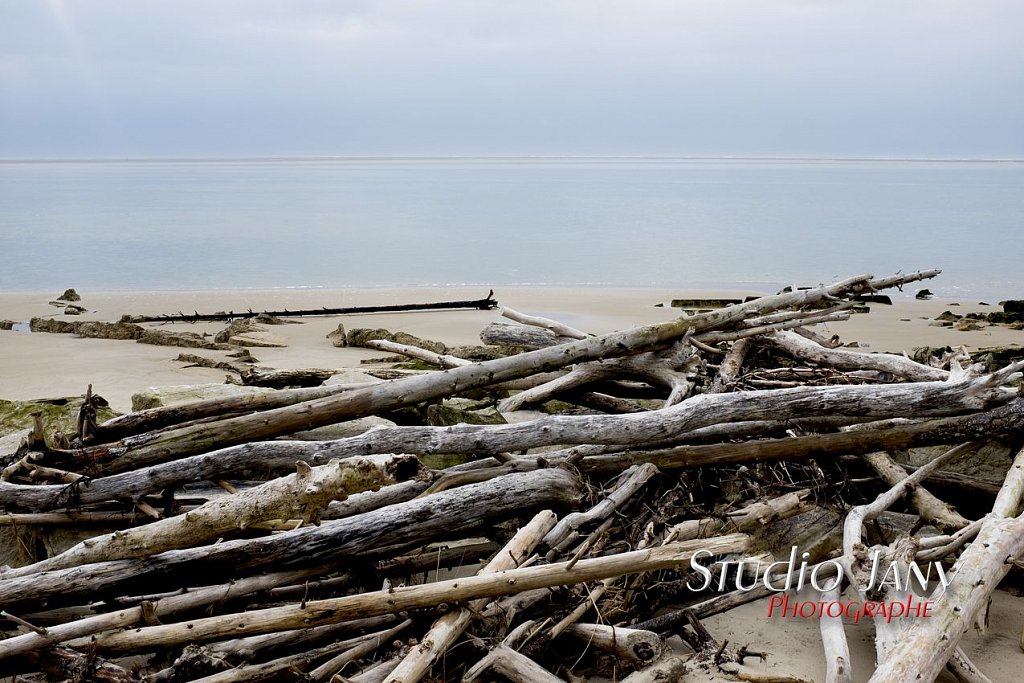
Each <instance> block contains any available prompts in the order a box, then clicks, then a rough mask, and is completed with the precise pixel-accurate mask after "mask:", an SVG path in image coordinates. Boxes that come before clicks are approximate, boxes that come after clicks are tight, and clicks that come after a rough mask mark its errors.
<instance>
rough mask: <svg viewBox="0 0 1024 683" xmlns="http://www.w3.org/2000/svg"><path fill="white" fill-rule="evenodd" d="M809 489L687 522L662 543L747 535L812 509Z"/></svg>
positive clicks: (672, 530)
mask: <svg viewBox="0 0 1024 683" xmlns="http://www.w3.org/2000/svg"><path fill="white" fill-rule="evenodd" d="M810 496H811V491H810V489H802V490H800V491H792V492H790V493H787V494H785V495H782V496H779V497H777V498H771V499H769V500H765V501H760V502H757V503H753V504H752V505H748V506H746V507H745V508H742V509H740V510H736V511H735V512H731V513H727V514H726V515H723V516H718V517H705V518H704V519H689V520H686V521H685V522H680V523H679V524H676V525H675V526H673V527H671V528H670V529H668V530H667V531H666V533H665V540H666V541H689V540H691V539H694V538H706V537H708V536H715V535H717V534H720V533H723V532H730V533H732V532H738V531H751V530H753V529H755V528H757V527H758V526H763V525H765V524H768V523H770V522H773V521H775V520H779V519H786V518H788V517H792V516H794V515H798V514H800V513H801V512H807V511H808V510H811V509H813V508H814V504H813V503H812V502H811V501H809V500H808V499H809V498H810Z"/></svg>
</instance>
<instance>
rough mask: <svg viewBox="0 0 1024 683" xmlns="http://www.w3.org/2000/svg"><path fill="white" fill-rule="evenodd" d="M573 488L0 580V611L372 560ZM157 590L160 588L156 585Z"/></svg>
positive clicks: (524, 509) (431, 501)
mask: <svg viewBox="0 0 1024 683" xmlns="http://www.w3.org/2000/svg"><path fill="white" fill-rule="evenodd" d="M581 495H582V494H581V488H580V482H579V481H578V480H577V479H576V478H575V477H574V476H573V475H571V474H570V473H569V472H567V471H565V470H561V469H550V470H538V471H535V472H526V473H523V474H510V475H507V476H504V477H500V478H497V479H493V480H491V481H486V482H482V483H480V484H470V485H468V486H463V487H461V488H458V489H453V490H451V491H442V492H440V493H436V494H434V495H431V496H427V497H425V498H419V499H416V500H412V501H409V502H407V503H401V504H399V505H394V506H391V507H389V508H387V509H384V510H373V511H371V512H367V513H364V514H361V515H356V516H352V517H347V518H345V519H341V520H337V521H333V520H332V521H326V522H323V523H322V524H321V525H320V526H315V527H302V528H300V529H296V530H294V531H291V532H288V533H284V534H276V535H273V536H266V537H260V538H253V539H242V540H233V541H224V542H221V543H215V544H213V545H208V546H200V547H197V548H188V549H181V550H170V551H167V552H164V553H160V554H159V555H154V556H151V557H148V558H146V559H144V560H142V559H135V560H113V561H110V562H100V563H94V564H89V565H85V566H82V567H74V568H70V569H59V570H55V571H49V572H38V573H35V574H31V575H28V576H21V577H15V578H11V579H5V578H4V575H3V573H2V572H0V607H2V608H11V607H12V606H13V605H25V604H29V605H32V606H33V607H34V608H36V609H39V608H40V607H41V606H42V605H43V604H46V603H49V605H48V606H51V607H52V606H57V605H59V604H69V603H70V601H71V600H75V599H78V598H79V597H80V596H83V595H91V594H95V593H96V592H98V591H109V590H112V589H113V588H114V587H118V586H120V587H122V589H124V588H123V587H129V586H132V585H143V584H144V585H146V586H147V587H148V588H150V589H153V588H155V587H156V585H166V583H171V585H181V583H183V582H184V577H189V576H194V575H196V574H202V575H205V576H207V577H210V578H211V579H213V577H218V578H219V577H222V576H227V575H234V576H239V575H240V574H245V573H246V572H251V571H254V570H258V569H262V568H266V567H273V568H275V569H277V570H285V569H294V568H301V567H308V566H314V565H323V564H327V563H335V562H338V561H341V560H343V559H345V558H355V557H374V556H376V554H378V553H380V552H382V551H383V550H385V549H386V550H390V551H392V552H394V551H396V550H402V549H407V548H409V547H411V546H414V545H422V544H425V543H429V542H432V541H438V540H442V539H445V538H452V537H453V536H454V535H455V534H460V533H463V534H465V533H467V532H472V531H475V530H477V529H480V528H487V527H489V526H490V525H491V524H493V522H494V521H495V520H498V519H502V518H505V517H508V516H510V515H513V514H522V513H529V512H533V511H535V510H538V509H545V508H549V507H554V508H556V509H558V508H563V507H572V506H574V505H575V504H576V503H578V502H579V500H580V497H581ZM161 582H162V583H161Z"/></svg>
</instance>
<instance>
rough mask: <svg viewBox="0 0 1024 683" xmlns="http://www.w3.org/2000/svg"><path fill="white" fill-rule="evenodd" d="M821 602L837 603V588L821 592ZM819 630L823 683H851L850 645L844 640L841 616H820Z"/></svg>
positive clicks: (844, 634)
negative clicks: (822, 657) (822, 658)
mask: <svg viewBox="0 0 1024 683" xmlns="http://www.w3.org/2000/svg"><path fill="white" fill-rule="evenodd" d="M821 601H822V602H824V603H834V602H838V601H839V588H838V587H835V588H832V589H830V590H825V591H822V592H821ZM818 627H819V629H820V630H821V644H822V648H823V649H824V650H825V683H851V682H852V681H853V669H852V667H851V663H852V662H851V660H850V645H849V643H848V642H847V640H846V631H845V630H844V629H843V618H842V616H834V617H833V616H830V615H829V614H827V613H826V614H822V615H821V617H820V618H819V620H818Z"/></svg>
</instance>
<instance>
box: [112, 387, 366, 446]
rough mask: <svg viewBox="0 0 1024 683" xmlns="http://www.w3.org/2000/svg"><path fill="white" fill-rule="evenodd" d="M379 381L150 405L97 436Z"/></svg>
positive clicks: (278, 404)
mask: <svg viewBox="0 0 1024 683" xmlns="http://www.w3.org/2000/svg"><path fill="white" fill-rule="evenodd" d="M378 383H379V382H378V381H374V382H365V383H361V384H338V385H330V386H321V387H308V388H303V389H281V390H278V391H268V392H266V393H259V394H241V395H238V396H229V397H226V398H209V399H203V400H200V401H192V402H190V403H184V404H179V405H173V406H160V407H159V408H147V409H146V410H138V411H135V412H131V413H127V414H125V415H119V416H117V417H114V418H111V419H109V420H107V421H106V422H103V423H101V424H99V425H97V432H96V435H97V438H98V439H102V440H106V441H109V440H112V439H121V438H124V437H127V436H132V435H135V434H142V433H144V432H148V431H152V430H156V429H162V428H164V427H168V426H170V425H180V424H182V423H186V422H195V421H197V420H204V419H208V418H213V417H223V416H227V415H241V414H244V413H251V412H253V411H261V410H271V409H273V408H283V407H286V406H291V405H295V404H296V403H302V402H303V401H311V400H313V399H317V398H324V397H325V396H333V395H335V394H341V393H344V392H346V391H352V390H353V389H362V388H366V387H369V386H372V385H374V384H378Z"/></svg>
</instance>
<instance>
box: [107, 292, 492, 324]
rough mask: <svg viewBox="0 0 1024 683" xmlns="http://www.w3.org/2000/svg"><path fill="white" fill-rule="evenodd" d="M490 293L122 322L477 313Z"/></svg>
mask: <svg viewBox="0 0 1024 683" xmlns="http://www.w3.org/2000/svg"><path fill="white" fill-rule="evenodd" d="M493 295H494V292H493V291H491V292H490V293H489V294H488V295H487V296H486V297H484V298H483V299H473V300H464V301H436V302H432V303H426V304H389V305H383V306H347V307H342V308H326V307H324V308H307V309H300V310H297V311H289V310H288V309H285V310H283V311H259V312H253V311H252V310H248V311H244V312H239V313H235V312H234V311H228V312H227V313H198V312H193V313H191V314H189V313H177V314H174V315H127V316H125V317H124V318H125V319H126V320H127V321H128V322H133V323H161V322H170V323H197V322H204V321H205V322H209V321H215V320H234V319H236V318H255V317H256V316H258V315H268V316H272V317H274V318H295V317H301V316H314V315H348V314H353V313H398V312H403V311H443V310H448V309H459V308H469V309H476V310H480V311H489V310H491V309H492V308H497V306H498V302H497V301H496V300H495V299H494V298H493Z"/></svg>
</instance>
